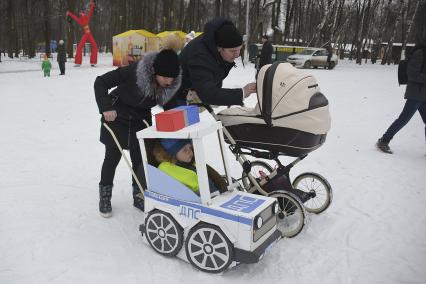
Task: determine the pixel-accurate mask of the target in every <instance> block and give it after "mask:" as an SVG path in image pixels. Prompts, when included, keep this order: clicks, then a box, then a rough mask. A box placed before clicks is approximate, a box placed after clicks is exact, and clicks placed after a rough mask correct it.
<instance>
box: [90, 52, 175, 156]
mask: <svg viewBox="0 0 426 284" xmlns="http://www.w3.org/2000/svg"><path fill="white" fill-rule="evenodd" d="M157 54H158V52H153V53H148V54H146V55H145V57H144V59H143V60H141V61H139V62H137V63H134V64H131V65H129V66H126V67H121V68H118V69H116V70H114V71H110V72H108V73H105V74H104V75H102V76H99V77H97V78H96V80H95V85H94V88H95V96H96V102H97V104H98V108H99V113H100V114H102V113H103V112H105V111H110V110H115V111H116V112H117V118H116V119H115V120H114V121H112V122H107V124H108V126H109V127H110V128H111V129H112V130H113V131H114V133H115V135H116V136H117V139H118V141H119V142H120V145H121V147H123V149H130V148H133V147H134V146H136V145H138V144H137V143H138V141H137V138H136V132H137V131H139V130H142V129H143V128H145V127H146V125H145V123H144V122H143V121H144V120H145V121H146V122H147V123H148V124H149V125H151V124H152V119H151V108H152V107H154V106H156V105H157V104H159V105H161V106H163V105H164V104H165V103H167V102H168V101H169V100H170V99H171V98H172V97H173V96H174V94H175V93H176V91H177V90H178V89H179V87H180V82H181V75H179V76H178V77H177V78H176V79H175V80H174V81H173V83H172V85H171V86H169V87H167V88H161V87H157V85H156V84H155V83H154V82H155V75H154V68H153V63H154V59H155V57H156V56H157ZM114 87H117V88H115V89H114V90H113V91H111V92H110V93H108V91H109V89H112V88H114ZM101 122H102V123H104V122H105V118H104V117H103V116H102V118H101ZM100 141H101V142H102V143H104V144H105V145H106V146H113V147H114V146H115V142H114V140H113V139H112V136H111V134H110V133H109V132H108V131H107V130H106V128H105V127H104V126H103V125H101V134H100Z"/></svg>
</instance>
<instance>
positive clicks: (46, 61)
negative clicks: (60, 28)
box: [41, 54, 52, 77]
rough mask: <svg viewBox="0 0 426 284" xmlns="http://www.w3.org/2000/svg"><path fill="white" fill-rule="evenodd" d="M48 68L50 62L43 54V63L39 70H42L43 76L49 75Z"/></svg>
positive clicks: (50, 66) (50, 65)
mask: <svg viewBox="0 0 426 284" xmlns="http://www.w3.org/2000/svg"><path fill="white" fill-rule="evenodd" d="M50 69H52V63H50V61H49V57H47V54H45V55H44V60H43V63H41V70H43V74H44V77H50Z"/></svg>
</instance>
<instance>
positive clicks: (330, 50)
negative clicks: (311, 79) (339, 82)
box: [327, 45, 333, 70]
mask: <svg viewBox="0 0 426 284" xmlns="http://www.w3.org/2000/svg"><path fill="white" fill-rule="evenodd" d="M332 57H333V48H332V47H331V45H329V46H327V68H328V69H329V70H331V69H332V68H331V58H332Z"/></svg>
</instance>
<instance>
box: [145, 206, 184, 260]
mask: <svg viewBox="0 0 426 284" xmlns="http://www.w3.org/2000/svg"><path fill="white" fill-rule="evenodd" d="M145 233H146V234H145V235H146V239H147V240H148V243H149V244H150V245H151V246H152V248H153V249H154V250H156V251H157V252H158V253H160V254H162V255H165V256H175V255H176V254H177V253H178V252H179V250H180V249H181V248H182V245H183V231H182V229H181V227H180V226H179V224H178V223H177V222H176V221H175V220H174V219H173V217H172V216H171V215H170V214H168V213H165V212H162V211H158V210H155V211H152V212H150V213H149V214H148V216H147V217H146V219H145Z"/></svg>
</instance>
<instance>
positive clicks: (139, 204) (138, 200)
mask: <svg viewBox="0 0 426 284" xmlns="http://www.w3.org/2000/svg"><path fill="white" fill-rule="evenodd" d="M132 187H133V206H135V207H136V208H138V209H140V210H142V211H144V198H143V195H142V193H141V191H140V189H139V187H138V186H137V185H136V184H133V185H132Z"/></svg>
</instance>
